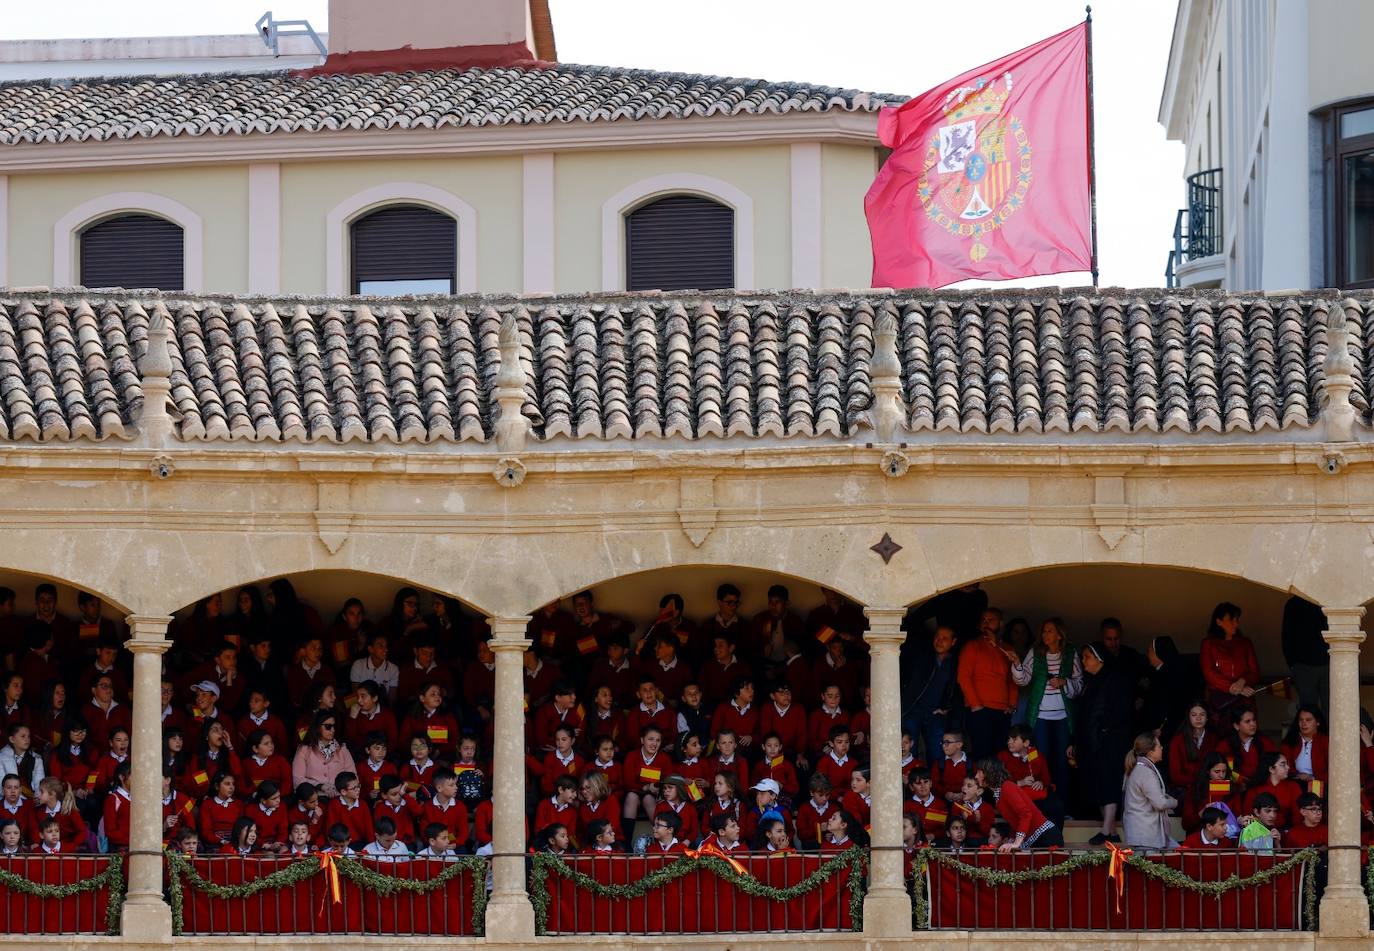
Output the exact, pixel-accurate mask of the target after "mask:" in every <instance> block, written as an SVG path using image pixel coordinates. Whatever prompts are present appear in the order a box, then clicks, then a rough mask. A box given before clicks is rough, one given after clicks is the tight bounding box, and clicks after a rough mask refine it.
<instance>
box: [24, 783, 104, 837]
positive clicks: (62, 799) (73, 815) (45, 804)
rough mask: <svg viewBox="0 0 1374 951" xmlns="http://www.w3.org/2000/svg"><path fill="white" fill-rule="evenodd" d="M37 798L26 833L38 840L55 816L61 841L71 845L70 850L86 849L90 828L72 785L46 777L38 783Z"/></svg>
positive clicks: (27, 835)
mask: <svg viewBox="0 0 1374 951" xmlns="http://www.w3.org/2000/svg"><path fill="white" fill-rule="evenodd" d="M35 800H36V801H35V803H34V810H33V813H32V820H31V821H32V825H30V826H29V831H28V832H27V833H26V838H27V839H28V840H29V841H30V842H36V841H38V837H39V834H40V833H41V832H42V825H43V823H44V822H45V821H47V820H48V819H56V820H57V821H58V822H59V823H60V824H61V841H62V842H63V843H64V844H65V845H67V846H68V848H67V851H68V852H75V851H76V850H78V849H83V848H85V846H86V840H87V836H88V835H89V831H88V830H87V828H86V822H85V820H84V819H82V818H81V813H80V811H78V810H77V808H76V796H74V795H73V794H72V788H71V787H70V786H68V785H67V784H66V783H65V782H63V781H62V780H60V779H58V778H57V777H56V776H45V777H43V780H42V781H41V782H40V783H39V784H38V795H37V796H36V797H35Z"/></svg>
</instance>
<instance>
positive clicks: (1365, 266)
mask: <svg viewBox="0 0 1374 951" xmlns="http://www.w3.org/2000/svg"><path fill="white" fill-rule="evenodd" d="M1342 125H1344V123H1342ZM1344 184H1345V189H1344V191H1345V200H1344V202H1343V207H1342V209H1341V212H1342V214H1343V216H1344V218H1345V229H1344V237H1345V274H1346V282H1347V283H1350V284H1356V283H1363V282H1365V281H1374V152H1365V153H1364V154H1363V155H1348V156H1346V158H1345V183H1344Z"/></svg>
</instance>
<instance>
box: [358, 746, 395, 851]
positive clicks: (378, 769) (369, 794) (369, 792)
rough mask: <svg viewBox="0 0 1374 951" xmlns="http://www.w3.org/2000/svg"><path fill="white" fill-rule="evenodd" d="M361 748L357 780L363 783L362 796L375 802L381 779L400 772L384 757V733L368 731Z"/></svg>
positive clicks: (380, 791)
mask: <svg viewBox="0 0 1374 951" xmlns="http://www.w3.org/2000/svg"><path fill="white" fill-rule="evenodd" d="M363 750H364V754H365V755H364V756H362V757H360V758H359V759H358V761H357V762H358V780H359V782H361V783H362V784H363V797H364V798H365V799H367V800H369V801H371V802H376V801H377V799H378V797H380V796H381V794H382V780H383V779H385V778H386V777H388V776H396V777H399V776H400V773H399V772H398V771H397V769H396V764H395V763H393V762H391V760H389V759H387V758H386V752H387V743H386V736H385V734H383V733H381V732H380V731H377V732H374V733H369V734H368V735H367V736H366V737H364V738H363ZM402 841H405V840H402Z"/></svg>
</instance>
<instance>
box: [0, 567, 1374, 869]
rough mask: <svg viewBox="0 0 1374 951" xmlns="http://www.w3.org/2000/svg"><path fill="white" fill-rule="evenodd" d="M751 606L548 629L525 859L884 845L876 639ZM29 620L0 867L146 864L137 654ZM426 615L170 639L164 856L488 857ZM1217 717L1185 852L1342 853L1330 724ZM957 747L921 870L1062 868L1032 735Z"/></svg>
mask: <svg viewBox="0 0 1374 951" xmlns="http://www.w3.org/2000/svg"><path fill="white" fill-rule="evenodd" d="M740 601H741V593H740V591H739V590H738V588H736V587H735V586H733V585H729V584H725V585H721V586H720V588H719V590H718V591H717V597H716V602H717V604H716V607H717V610H716V612H715V613H714V615H713V616H711V617H710V618H708V619H706V620H704V621H701V622H697V623H694V622H692V621H690V620H689V619H688V618H686V617H685V616H684V614H683V608H684V605H683V602H682V599H681V598H680V597H678V596H677V595H671V594H670V595H667V596H665V597H664V598H662V600H661V601H660V603H659V613H658V615H657V618H656V620H655V621H654V622H653V623H652V624H650V625H649V626H648V627H647V629H646V630H634V629H632V628H631V626H630V625H628V624H626V623H624V622H622V621H620V620H619V619H617V618H615V617H612V616H610V615H608V614H602V613H600V612H598V610H597V608H596V605H595V602H594V599H593V595H592V593H591V592H583V593H581V594H579V595H577V596H576V597H575V598H573V599H572V604H571V610H565V609H564V608H563V606H562V605H561V604H559V603H557V602H555V603H553V604H550V605H547V606H545V607H544V608H543V609H541V610H540V611H539V612H537V613H536V615H535V616H534V617H533V619H532V620H531V622H530V626H529V632H528V636H529V638H530V640H531V647H530V649H529V650H528V651H527V652H526V654H525V657H524V686H525V704H526V710H527V711H528V713H527V716H526V734H527V735H526V739H527V745H526V749H527V755H526V767H527V771H528V773H527V776H528V781H527V783H526V789H527V802H526V806H527V829H528V838H529V844H530V847H531V848H534V849H543V850H548V851H552V852H557V853H572V852H587V853H607V852H622V851H630V850H634V851H644V852H647V853H649V854H657V853H674V852H681V851H684V850H686V849H688V848H707V849H711V850H719V851H720V852H723V853H727V854H728V853H731V852H734V851H737V850H752V851H760V852H766V853H773V854H776V853H788V852H791V851H794V850H797V849H804V850H816V849H819V850H822V851H826V850H843V849H846V848H849V847H850V846H852V845H854V844H858V845H865V844H867V841H868V827H869V817H870V808H871V801H872V799H871V789H870V786H869V782H870V772H869V769H868V748H869V732H870V712H869V699H870V698H869V691H868V687H867V686H866V684H867V682H868V674H867V664H868V657H867V647H866V644H865V643H864V641H863V636H862V634H863V630H864V628H865V626H866V623H865V620H864V618H863V615H862V612H860V611H859V610H858V609H857V608H856V607H855V606H854V605H852V604H849V603H848V602H846V601H845V600H844V599H843V598H841V597H840V596H839V595H837V594H835V593H834V592H829V591H827V592H826V593H825V601H824V602H823V603H822V604H820V605H819V606H817V607H816V608H815V609H814V610H812V611H811V612H810V613H809V614H808V615H807V616H806V617H805V618H803V617H801V616H799V615H798V614H796V613H795V612H793V610H792V609H791V607H790V604H789V595H788V591H787V589H786V588H784V587H782V586H774V587H773V588H771V589H769V591H768V608H767V609H766V610H765V611H763V612H761V613H760V614H758V615H756V616H754V617H752V618H746V617H744V616H742V615H741V614H740V611H739V606H740ZM15 602H16V596H15V594H14V592H12V591H8V590H7V589H0V609H3V608H4V606H5V605H6V604H8V610H7V611H0V621H3V622H4V623H3V624H0V649H3V651H4V655H5V656H4V659H5V664H6V669H7V670H8V671H9V672H8V673H7V674H6V675H5V676H4V678H3V679H0V685H2V687H3V689H0V694H2V695H3V696H0V731H3V733H4V736H5V737H6V739H7V740H8V743H7V745H6V746H5V747H4V748H3V750H0V775H3V790H2V791H3V799H0V848H3V849H4V850H5V851H6V853H13V852H16V851H23V850H28V851H43V852H48V853H65V852H72V851H94V850H99V849H104V850H108V851H117V850H120V849H126V848H127V847H128V842H129V803H130V792H129V767H130V763H129V752H130V716H129V676H128V672H127V669H126V664H127V654H124V653H122V652H121V651H120V646H121V641H120V636H119V632H118V631H117V630H116V629H115V627H114V625H113V624H111V622H110V621H108V620H107V619H103V618H102V617H101V605H100V603H99V600H98V599H95V598H92V597H90V596H86V595H83V596H82V600H81V616H80V618H79V619H77V620H69V619H66V618H64V617H62V616H61V615H59V614H57V613H56V612H55V604H56V592H55V589H53V588H52V587H51V586H49V585H42V586H40V587H39V588H38V590H37V597H36V605H35V611H34V613H33V614H32V615H31V616H28V617H21V616H20V615H19V614H18V613H17V612H15V610H14V609H15ZM424 607H425V605H424V599H423V598H422V596H421V594H420V593H419V592H417V591H415V590H414V589H411V588H403V589H401V590H400V591H399V592H397V594H396V598H395V601H394V603H393V605H392V606H391V609H390V611H389V613H387V614H386V616H385V617H382V618H379V619H377V620H376V621H375V622H374V621H373V620H372V619H370V618H369V617H368V615H367V612H366V609H365V607H364V605H363V604H362V602H360V601H358V600H357V599H349V600H348V601H347V602H346V603H345V604H344V605H343V607H342V609H341V610H340V611H339V613H338V615H337V616H336V618H335V619H334V620H333V621H332V623H326V622H325V621H324V620H323V619H322V618H321V617H320V616H319V614H318V613H317V612H316V611H315V610H314V609H313V608H312V607H311V606H310V605H308V604H306V603H305V602H303V601H301V600H300V599H299V598H298V597H297V596H296V594H295V592H294V590H293V589H292V587H291V585H290V583H289V582H288V581H286V580H285V579H279V580H277V581H274V582H273V583H272V584H271V585H270V586H269V588H268V590H267V592H266V593H265V594H264V593H263V592H261V591H259V589H257V588H256V587H247V588H244V589H242V590H240V591H239V592H237V594H236V597H235V599H234V604H233V610H232V611H231V610H227V609H226V605H225V604H224V603H223V599H222V598H221V596H219V595H214V596H211V597H209V598H206V599H205V600H204V601H202V602H200V603H198V604H197V605H196V606H195V608H194V610H193V611H192V612H191V613H190V614H189V616H188V617H186V618H184V619H182V620H180V621H179V622H178V623H177V624H176V627H175V629H174V646H173V649H172V651H171V653H170V655H169V657H168V663H167V665H166V669H167V670H168V674H167V676H165V677H164V679H163V681H162V696H161V704H162V722H163V735H162V750H161V760H162V768H163V779H162V794H163V836H164V840H165V841H166V842H167V843H169V844H171V845H173V846H175V847H176V848H179V849H181V850H183V851H185V852H192V853H207V852H217V853H224V854H230V855H256V854H260V855H282V856H290V855H301V854H306V853H308V852H311V851H312V850H317V849H321V848H326V847H333V848H336V849H338V850H340V851H345V852H347V851H349V850H352V851H354V852H357V853H361V854H365V855H372V856H377V857H387V858H391V859H395V860H401V859H406V858H409V857H411V856H419V857H436V858H443V857H446V856H452V855H456V854H461V853H471V852H477V853H481V852H483V851H490V846H491V840H492V803H491V797H492V795H493V794H494V793H495V794H499V792H500V791H499V790H495V791H494V790H493V789H492V788H491V782H490V777H491V770H490V766H489V762H488V760H487V758H486V751H487V750H489V749H490V748H491V740H492V730H493V725H492V710H493V706H494V694H495V678H494V669H495V658H494V656H493V654H492V651H491V650H490V648H489V646H488V643H487V640H488V637H489V633H488V631H487V629H486V624H485V622H484V621H482V620H480V619H478V620H473V619H469V618H466V617H465V616H464V615H463V614H462V612H461V610H460V609H459V607H458V605H457V604H456V603H454V602H451V601H448V600H446V599H444V598H440V597H434V598H433V599H432V602H431V604H430V605H429V606H428V607H429V610H428V611H425V610H424ZM920 636H922V635H921V634H920V633H913V637H920ZM937 643H938V639H937ZM1058 663H1059V661H1056V664H1058ZM1028 669H1029V668H1028ZM1058 669H1060V668H1058V667H1056V670H1058ZM1062 669H1063V670H1064V671H1067V670H1068V667H1067V666H1066V667H1064V668H1062ZM1029 676H1035V677H1037V678H1039V682H1040V683H1041V686H1042V687H1043V685H1044V683H1046V682H1048V683H1050V684H1053V683H1054V681H1053V679H1050V680H1048V681H1046V680H1045V678H1043V677H1040V675H1039V674H1028V677H1029ZM1066 699H1067V697H1066ZM1209 716H1210V714H1209V710H1208V709H1207V706H1206V705H1205V704H1199V706H1198V707H1196V708H1194V709H1193V710H1190V711H1189V714H1188V717H1187V719H1186V721H1185V722H1184V723H1182V724H1181V725H1180V727H1179V729H1178V731H1177V733H1176V734H1174V735H1171V736H1166V737H1164V739H1165V740H1166V742H1167V747H1168V757H1167V760H1166V763H1165V765H1164V769H1165V770H1166V771H1167V775H1168V777H1169V780H1170V784H1171V785H1172V786H1173V787H1175V788H1176V789H1177V790H1179V791H1180V802H1181V810H1182V815H1183V820H1184V826H1185V828H1186V829H1187V831H1188V832H1189V833H1190V835H1189V838H1188V841H1187V842H1186V843H1185V845H1187V846H1189V847H1193V848H1203V847H1208V848H1210V847H1221V846H1225V845H1227V844H1228V843H1229V842H1231V841H1232V838H1233V837H1234V836H1235V835H1237V834H1238V827H1239V826H1240V825H1242V824H1243V823H1242V822H1241V820H1245V821H1246V822H1247V823H1248V822H1249V821H1250V819H1251V817H1253V819H1254V821H1257V822H1259V823H1261V824H1263V825H1264V826H1265V827H1266V828H1268V829H1270V830H1272V834H1273V839H1272V842H1271V844H1272V845H1280V844H1281V845H1282V846H1285V847H1287V846H1296V845H1300V844H1318V843H1320V842H1321V841H1323V840H1324V824H1323V822H1322V816H1321V810H1322V795H1321V794H1322V786H1323V783H1324V781H1325V768H1326V752H1325V750H1326V746H1325V738H1324V736H1323V734H1322V730H1321V719H1320V712H1319V711H1317V710H1315V709H1311V708H1304V709H1303V711H1301V713H1300V715H1299V716H1298V718H1297V720H1296V721H1295V724H1294V729H1293V732H1292V734H1291V735H1290V736H1289V737H1288V738H1287V740H1286V741H1285V743H1284V744H1282V746H1281V747H1280V746H1279V745H1278V744H1274V743H1273V742H1272V741H1270V740H1268V739H1267V738H1266V737H1264V736H1263V735H1262V734H1260V733H1259V732H1258V724H1257V722H1256V720H1255V714H1254V711H1253V708H1252V707H1250V706H1249V705H1237V706H1236V708H1235V711H1234V722H1233V729H1232V730H1231V731H1229V732H1226V733H1224V734H1222V733H1218V732H1217V731H1216V730H1215V729H1214V728H1213V726H1212V725H1210V722H1209ZM936 735H937V736H938V747H939V748H938V749H933V748H932V741H931V739H930V738H929V737H928V734H926V733H924V732H923V731H921V730H914V729H913V730H907V731H904V733H903V737H902V777H903V784H904V787H905V793H904V841H905V843H906V845H907V847H908V848H909V849H915V848H916V847H917V846H919V845H921V844H923V843H927V842H933V843H936V844H938V845H940V846H942V847H945V848H949V849H952V850H956V851H957V850H962V849H966V848H979V847H984V848H995V849H999V850H1004V851H1010V850H1013V849H1026V848H1045V847H1053V846H1057V845H1062V843H1063V836H1062V823H1063V820H1064V817H1065V812H1066V799H1065V792H1066V791H1065V790H1064V789H1063V788H1062V786H1063V782H1062V780H1060V779H1058V778H1057V777H1056V776H1055V775H1054V771H1053V770H1052V768H1051V764H1050V763H1048V762H1047V758H1046V757H1044V756H1042V755H1041V753H1040V751H1039V749H1038V748H1037V743H1036V740H1037V736H1038V734H1037V733H1036V732H1035V731H1034V730H1032V729H1030V728H1029V727H1027V726H1026V725H1024V724H1022V723H1015V724H1012V725H1011V726H1010V728H1009V729H1006V730H1005V731H1004V735H1003V736H1002V737H1001V741H1002V745H1003V747H1004V748H1002V749H998V750H996V751H993V750H990V749H983V750H978V751H976V752H977V756H978V758H977V760H976V761H975V760H974V759H973V758H972V757H971V753H972V752H973V751H972V750H968V749H966V748H967V747H968V745H969V736H968V735H967V732H966V731H965V730H962V729H948V730H944V731H939V732H938V733H937V734H936ZM1369 743H1370V744H1374V735H1371V736H1370V738H1369ZM922 745H924V750H923V751H922V750H920V749H919V747H920V746H922ZM1367 748H1369V747H1367ZM1366 759H1367V760H1369V763H1368V764H1367V765H1369V766H1374V757H1366ZM1115 768H1116V769H1118V770H1119V769H1120V766H1119V764H1118V765H1117V766H1116V767H1115ZM1366 808H1367V805H1366ZM1219 817H1220V818H1219ZM1219 822H1220V823H1221V824H1220V825H1219V824H1218V823H1219Z"/></svg>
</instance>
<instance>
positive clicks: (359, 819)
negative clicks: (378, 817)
mask: <svg viewBox="0 0 1374 951" xmlns="http://www.w3.org/2000/svg"><path fill="white" fill-rule="evenodd" d="M334 786H335V788H337V789H338V790H339V795H338V796H336V797H335V798H334V799H331V800H330V802H329V807H328V808H327V809H325V811H324V825H325V828H326V829H333V828H334V827H335V826H343V827H344V828H346V829H348V841H349V843H350V844H352V845H356V846H357V847H358V848H362V847H363V846H365V845H367V843H369V842H371V841H372V839H373V838H374V837H375V835H376V833H375V831H374V830H373V828H372V813H371V811H369V810H368V808H367V803H365V802H363V800H362V791H363V787H362V783H361V782H359V781H358V774H357V773H351V772H349V771H348V770H344V771H343V772H341V773H339V775H338V776H337V777H336V778H335V779H334Z"/></svg>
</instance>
